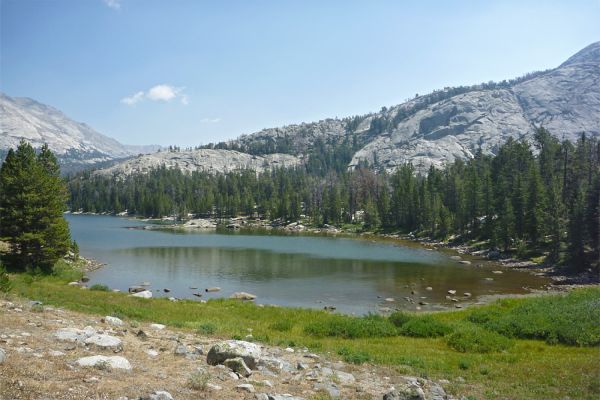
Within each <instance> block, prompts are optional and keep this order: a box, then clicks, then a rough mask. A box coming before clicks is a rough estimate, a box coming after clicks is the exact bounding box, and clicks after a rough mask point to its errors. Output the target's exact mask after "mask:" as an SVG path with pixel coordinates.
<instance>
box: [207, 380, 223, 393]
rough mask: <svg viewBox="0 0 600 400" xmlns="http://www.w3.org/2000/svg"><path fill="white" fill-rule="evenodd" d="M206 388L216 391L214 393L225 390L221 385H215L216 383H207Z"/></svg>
mask: <svg viewBox="0 0 600 400" xmlns="http://www.w3.org/2000/svg"><path fill="white" fill-rule="evenodd" d="M206 387H207V388H209V389H210V390H214V391H218V390H223V388H222V387H221V386H219V385H215V384H214V383H210V382H209V383H207V384H206Z"/></svg>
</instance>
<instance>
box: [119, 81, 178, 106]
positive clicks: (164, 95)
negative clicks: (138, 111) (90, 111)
mask: <svg viewBox="0 0 600 400" xmlns="http://www.w3.org/2000/svg"><path fill="white" fill-rule="evenodd" d="M184 89H185V88H183V87H175V86H171V85H166V84H161V85H155V86H153V87H151V88H150V89H148V91H146V92H144V91H139V92H137V93H134V94H132V95H131V96H127V97H124V98H122V99H121V103H123V104H127V105H128V106H132V105H134V104H137V103H139V102H140V101H142V100H151V101H165V102H170V101H172V100H173V99H176V98H178V99H179V101H181V104H183V105H188V104H189V102H190V99H189V97H188V95H187V94H185V93H183V91H184Z"/></svg>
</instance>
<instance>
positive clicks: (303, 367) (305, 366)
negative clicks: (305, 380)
mask: <svg viewBox="0 0 600 400" xmlns="http://www.w3.org/2000/svg"><path fill="white" fill-rule="evenodd" d="M296 369H297V370H299V371H304V370H305V369H308V365H306V364H303V363H301V362H300V361H298V363H297V364H296Z"/></svg>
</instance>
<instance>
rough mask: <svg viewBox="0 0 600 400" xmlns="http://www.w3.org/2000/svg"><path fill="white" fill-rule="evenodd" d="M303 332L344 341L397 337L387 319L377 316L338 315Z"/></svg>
mask: <svg viewBox="0 0 600 400" xmlns="http://www.w3.org/2000/svg"><path fill="white" fill-rule="evenodd" d="M304 332H305V333H307V334H309V335H312V336H317V337H325V336H332V337H343V338H346V339H355V338H370V337H388V336H396V335H398V330H397V329H396V327H395V326H394V325H393V324H392V323H391V322H390V321H389V320H388V319H387V318H384V317H381V316H378V315H368V316H365V317H361V318H354V317H346V316H341V315H340V316H336V317H335V318H329V319H327V320H321V321H316V322H313V323H310V324H309V325H307V326H306V327H305V328H304Z"/></svg>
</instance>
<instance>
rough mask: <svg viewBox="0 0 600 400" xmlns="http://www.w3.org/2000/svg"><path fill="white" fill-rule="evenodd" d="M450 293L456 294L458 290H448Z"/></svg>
mask: <svg viewBox="0 0 600 400" xmlns="http://www.w3.org/2000/svg"><path fill="white" fill-rule="evenodd" d="M448 294H451V295H455V294H456V290H448Z"/></svg>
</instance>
